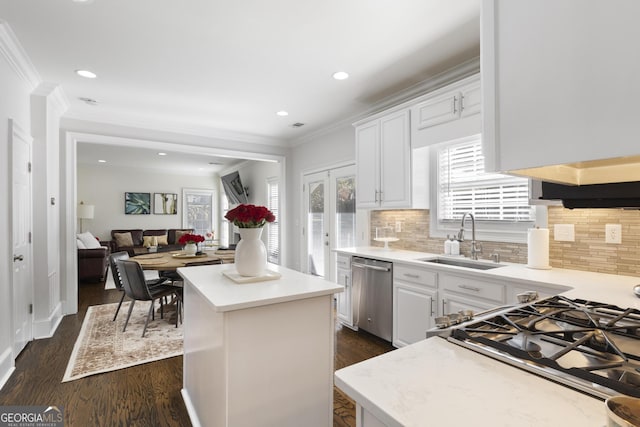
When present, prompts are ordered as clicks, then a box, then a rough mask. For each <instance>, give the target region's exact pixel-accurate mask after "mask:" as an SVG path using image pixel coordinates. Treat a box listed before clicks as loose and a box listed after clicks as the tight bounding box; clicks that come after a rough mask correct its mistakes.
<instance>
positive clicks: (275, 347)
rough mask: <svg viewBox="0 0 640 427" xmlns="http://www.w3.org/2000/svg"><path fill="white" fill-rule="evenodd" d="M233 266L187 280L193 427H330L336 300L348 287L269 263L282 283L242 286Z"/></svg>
mask: <svg viewBox="0 0 640 427" xmlns="http://www.w3.org/2000/svg"><path fill="white" fill-rule="evenodd" d="M234 270H235V267H234V265H233V264H222V265H211V266H199V267H186V268H180V269H178V272H179V273H180V275H181V276H182V277H183V278H184V279H185V280H184V306H185V309H184V370H183V384H184V387H183V390H182V395H183V398H184V401H185V404H186V406H187V410H188V411H189V416H190V418H191V422H192V424H193V425H194V426H207V427H209V426H212V427H215V426H234V427H236V426H239V427H242V426H276V425H277V426H300V425H304V426H323V427H326V426H330V425H332V423H333V416H332V414H333V358H334V329H335V327H334V317H333V294H334V293H336V292H342V291H343V287H342V286H341V285H338V284H336V283H333V282H330V281H327V280H324V279H323V278H321V277H315V276H310V275H306V274H302V273H300V272H297V271H294V270H290V269H288V268H284V267H280V266H277V265H271V264H269V270H272V271H275V272H277V273H280V274H281V278H279V279H277V280H269V281H263V282H256V283H242V284H240V283H236V282H234V281H232V280H231V279H229V278H227V277H226V276H224V275H223V272H225V271H227V272H230V271H234Z"/></svg>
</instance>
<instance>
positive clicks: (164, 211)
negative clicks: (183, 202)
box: [153, 193, 178, 215]
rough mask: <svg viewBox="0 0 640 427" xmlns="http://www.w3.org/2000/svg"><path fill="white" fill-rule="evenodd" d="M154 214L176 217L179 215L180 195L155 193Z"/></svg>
mask: <svg viewBox="0 0 640 427" xmlns="http://www.w3.org/2000/svg"><path fill="white" fill-rule="evenodd" d="M153 213H154V214H156V215H176V214H177V213H178V195H177V194H175V193H154V195H153Z"/></svg>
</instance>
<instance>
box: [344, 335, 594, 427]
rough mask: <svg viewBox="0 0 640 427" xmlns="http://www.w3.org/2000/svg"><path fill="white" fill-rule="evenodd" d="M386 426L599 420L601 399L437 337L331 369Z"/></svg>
mask: <svg viewBox="0 0 640 427" xmlns="http://www.w3.org/2000/svg"><path fill="white" fill-rule="evenodd" d="M335 384H336V386H338V387H339V388H340V389H341V390H343V391H345V392H346V393H347V394H348V395H349V396H351V397H352V398H353V399H355V400H356V402H358V403H359V404H360V405H362V406H363V407H364V408H365V409H366V410H367V411H369V412H371V413H372V414H373V415H374V416H375V417H376V418H378V419H379V420H380V421H382V422H384V423H385V424H386V425H388V426H398V427H399V426H406V427H411V426H416V427H417V426H426V425H433V426H444V425H451V426H463V425H473V426H492V427H496V426H519V427H524V426H531V427H542V426H553V427H555V426H559V425H562V426H581V427H587V426H594V427H595V426H598V427H601V426H603V425H604V424H605V423H606V416H605V415H606V414H605V407H604V403H603V402H602V401H600V400H598V399H596V398H594V397H591V396H587V395H585V394H583V393H579V392H576V391H573V390H571V389H568V388H566V387H564V386H562V385H559V384H556V383H554V382H552V381H549V380H546V379H544V378H541V377H539V376H537V375H533V374H531V373H528V372H526V371H523V370H521V369H517V368H514V367H512V366H509V365H506V364H504V363H501V362H498V361H496V360H493V359H491V358H489V357H486V356H483V355H481V354H478V353H475V352H473V351H471V350H468V349H465V348H463V347H459V346H457V345H455V344H451V343H449V342H447V341H446V340H444V339H442V338H440V337H433V338H429V339H427V340H424V341H420V342H417V343H415V344H412V345H409V346H406V347H403V348H400V349H397V350H394V351H392V352H389V353H385V354H383V355H381V356H377V357H374V358H372V359H369V360H366V361H364V362H361V363H358V364H356V365H352V366H349V367H347V368H343V369H340V370H338V371H336V373H335Z"/></svg>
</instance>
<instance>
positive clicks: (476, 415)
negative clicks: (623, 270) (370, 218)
mask: <svg viewBox="0 0 640 427" xmlns="http://www.w3.org/2000/svg"><path fill="white" fill-rule="evenodd" d="M335 251H336V252H338V253H343V254H347V255H357V256H364V257H370V258H376V259H382V260H386V261H392V262H398V263H404V264H410V265H411V264H413V265H416V266H422V267H425V264H424V262H423V261H420V260H421V259H424V258H433V257H439V256H442V255H441V254H432V253H425V252H414V251H405V250H395V249H393V250H384V249H383V248H377V247H376V248H371V247H357V248H344V249H339V250H335ZM501 264H504V267H500V268H495V269H491V270H471V269H466V268H459V267H452V266H447V265H439V264H429V266H428V267H429V268H430V269H436V270H440V271H448V272H450V273H453V272H458V273H462V272H464V274H473V275H476V276H477V277H478V278H482V279H483V280H490V279H491V278H495V279H499V280H500V281H501V282H506V283H507V284H508V283H510V282H511V283H518V284H526V283H532V284H536V285H539V286H545V287H549V288H553V289H557V291H558V292H557V293H558V294H562V295H565V296H567V297H569V298H582V299H589V300H592V301H598V302H606V303H611V304H615V305H618V306H619V307H623V308H627V307H631V308H636V309H639V310H640V298H637V297H635V295H634V294H633V290H632V289H633V286H635V285H636V284H638V283H640V278H638V277H631V276H618V275H612V274H603V273H593V272H587V271H578V270H567V269H560V268H552V269H550V270H536V269H531V268H528V267H526V266H525V265H521V264H511V263H501ZM335 384H336V385H337V386H338V387H339V388H340V389H342V390H343V391H345V392H346V393H347V394H348V395H349V396H351V397H352V398H353V399H355V400H356V401H357V402H358V403H359V404H361V405H362V406H363V407H364V408H365V409H366V410H367V411H369V412H371V413H372V414H373V415H374V416H376V417H377V418H379V419H380V420H381V421H383V422H384V423H385V424H387V425H389V426H424V425H478V426H485V425H486V426H515V425H517V426H536V427H537V426H557V425H563V426H598V427H601V426H603V425H605V424H606V413H605V407H604V403H603V402H602V401H601V400H599V399H597V398H595V397H591V396H587V395H585V394H583V393H580V392H577V391H575V390H573V389H571V388H568V387H566V386H563V385H559V384H556V383H554V382H552V381H549V380H546V379H544V378H541V377H539V376H537V375H534V374H532V373H529V372H526V371H523V370H521V369H518V368H516V367H513V366H509V365H506V364H504V363H502V362H499V361H497V360H494V359H491V358H489V357H487V356H484V355H481V354H478V353H475V352H473V351H471V350H468V349H466V348H463V347H460V346H457V345H455V344H453V343H449V342H448V341H446V340H444V339H442V338H440V337H433V338H429V339H427V340H424V341H420V342H417V343H415V344H411V345H409V346H406V347H403V348H401V349H397V350H394V351H392V352H389V353H386V354H383V355H381V356H378V357H374V358H372V359H369V360H365V361H364V362H360V363H358V364H355V365H351V366H349V367H346V368H343V369H340V370H338V371H336V373H335Z"/></svg>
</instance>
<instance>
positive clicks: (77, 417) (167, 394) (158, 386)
mask: <svg viewBox="0 0 640 427" xmlns="http://www.w3.org/2000/svg"><path fill="white" fill-rule="evenodd" d="M120 295H121V294H120V292H119V291H117V290H115V289H114V290H107V291H105V290H104V284H103V283H87V284H82V285H81V286H80V292H79V302H78V313H77V314H75V315H70V316H65V317H64V318H63V319H62V322H61V324H60V326H59V327H58V330H57V331H56V333H55V335H54V336H53V337H52V338H49V339H42V340H36V341H32V342H30V343H29V344H28V345H27V347H26V348H25V349H24V351H23V352H22V353H21V354H20V356H18V359H17V360H16V369H15V371H14V373H13V375H12V376H11V378H10V379H9V380H8V381H7V383H6V384H5V386H4V387H3V388H2V390H0V405H3V406H7V405H43V406H53V405H57V406H63V407H64V413H65V415H64V416H65V426H66V427H85V426H153V427H156V426H190V425H191V423H190V422H189V416H188V414H187V410H186V408H185V406H184V402H183V401H182V396H181V395H180V389H181V388H182V357H173V358H170V359H164V360H160V361H157V362H153V363H148V364H144V365H138V366H134V367H131V368H127V369H121V370H118V371H114V372H108V373H104V374H99V375H93V376H90V377H87V378H83V379H80V380H76V381H71V382H67V383H61V380H62V377H63V375H64V372H65V369H66V367H67V362H68V361H69V357H70V356H71V351H72V350H73V345H74V343H75V341H76V338H77V336H78V333H79V332H80V327H81V326H82V320H83V319H84V315H85V313H86V310H87V307H89V306H91V305H98V304H107V303H112V302H117V301H118V300H119V298H120ZM392 349H393V347H391V345H390V344H389V343H388V342H386V341H383V340H381V339H379V338H377V337H375V336H373V335H370V334H367V333H366V332H354V331H352V330H350V329H348V328H344V327H342V326H341V325H339V324H337V325H336V356H335V368H336V369H340V368H342V367H345V366H348V365H351V364H353V363H357V362H360V361H362V360H365V359H368V358H370V357H373V356H377V355H379V354H382V353H385V352H387V351H390V350H392ZM333 420H334V426H349V427H355V425H356V423H355V406H354V403H353V401H351V399H349V398H348V397H347V396H346V395H344V394H343V393H342V392H340V390H338V389H336V388H335V387H334V415H333Z"/></svg>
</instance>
